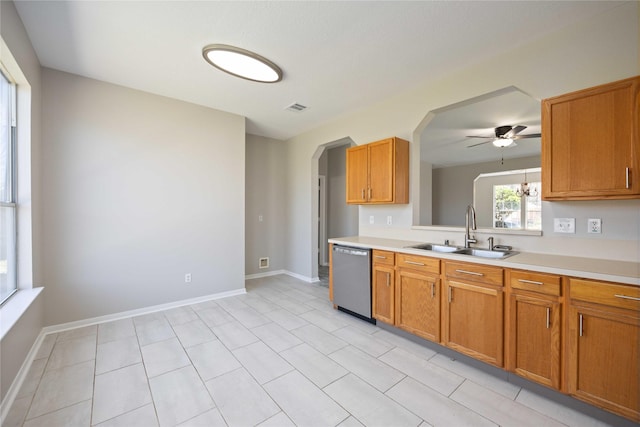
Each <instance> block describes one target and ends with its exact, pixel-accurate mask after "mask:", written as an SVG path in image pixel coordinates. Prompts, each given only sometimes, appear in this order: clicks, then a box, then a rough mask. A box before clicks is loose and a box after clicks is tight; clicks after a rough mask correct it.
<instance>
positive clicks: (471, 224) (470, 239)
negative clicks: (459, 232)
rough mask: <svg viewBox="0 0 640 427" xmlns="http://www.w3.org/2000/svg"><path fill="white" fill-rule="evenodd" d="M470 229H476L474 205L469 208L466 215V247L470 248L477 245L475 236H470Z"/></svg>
mask: <svg viewBox="0 0 640 427" xmlns="http://www.w3.org/2000/svg"><path fill="white" fill-rule="evenodd" d="M469 228H471V230H475V229H476V210H475V209H474V208H473V205H469V206H467V212H466V213H465V215H464V231H465V233H464V247H465V248H470V247H471V243H477V242H478V241H477V240H476V238H475V236H472V235H471V234H470V231H469Z"/></svg>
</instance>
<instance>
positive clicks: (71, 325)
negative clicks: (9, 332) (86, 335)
mask: <svg viewBox="0 0 640 427" xmlns="http://www.w3.org/2000/svg"><path fill="white" fill-rule="evenodd" d="M246 293H247V290H246V289H245V288H242V289H236V290H233V291H226V292H218V293H217V294H211V295H205V296H202V297H195V298H189V299H185V300H180V301H174V302H169V303H166V304H159V305H153V306H149V307H144V308H138V309H135V310H128V311H122V312H120V313H114V314H107V315H104V316H98V317H92V318H89V319H84V320H77V321H75V322H68V323H61V324H59V325H53V326H46V327H44V328H43V329H42V330H43V331H44V333H45V335H46V334H51V333H54V332H63V331H66V330H69V329H76V328H81V327H84V326H91V325H97V324H98V323H104V322H111V321H113V320H120V319H126V318H129V317H133V316H141V315H143V314H150V313H155V312H157V311H164V310H168V309H171V308H176V307H182V306H185V305H191V304H197V303H200V302H205V301H211V300H216V299H221V298H227V297H232V296H235V295H242V294H246Z"/></svg>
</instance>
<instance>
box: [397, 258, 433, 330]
mask: <svg viewBox="0 0 640 427" xmlns="http://www.w3.org/2000/svg"><path fill="white" fill-rule="evenodd" d="M396 326H398V327H399V328H402V329H404V330H406V331H408V332H411V333H413V334H416V335H418V336H420V337H422V338H426V339H428V340H431V341H435V342H439V341H440V279H439V278H438V277H437V276H430V275H426V274H423V273H420V272H415V271H411V270H406V269H399V270H398V273H397V275H396Z"/></svg>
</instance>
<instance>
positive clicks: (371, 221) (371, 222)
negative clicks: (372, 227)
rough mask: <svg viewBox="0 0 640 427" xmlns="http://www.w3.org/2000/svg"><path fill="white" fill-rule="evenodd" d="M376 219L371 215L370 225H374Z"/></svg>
mask: <svg viewBox="0 0 640 427" xmlns="http://www.w3.org/2000/svg"><path fill="white" fill-rule="evenodd" d="M374 220H375V218H374V217H373V215H371V216H370V217H369V224H373V223H374Z"/></svg>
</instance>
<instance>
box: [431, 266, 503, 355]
mask: <svg viewBox="0 0 640 427" xmlns="http://www.w3.org/2000/svg"><path fill="white" fill-rule="evenodd" d="M444 264H445V281H444V294H443V298H442V300H443V308H444V318H443V322H444V323H443V340H442V341H443V344H444V345H446V346H447V347H450V348H452V349H454V350H457V351H459V352H461V353H464V354H467V355H469V356H472V357H474V358H476V359H479V360H482V361H484V362H487V363H490V364H492V365H495V366H499V367H502V366H503V291H502V281H503V279H502V276H503V271H502V269H501V268H497V267H488V266H484V265H478V264H469V263H454V262H445V263H444ZM498 282H499V285H497V284H496V283H498Z"/></svg>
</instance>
